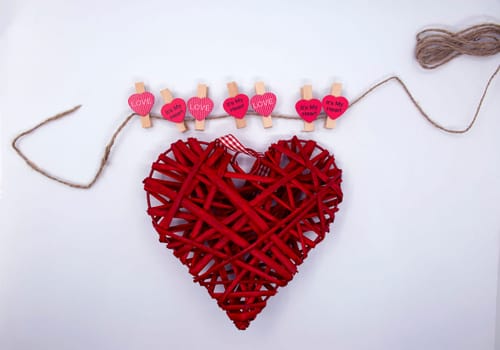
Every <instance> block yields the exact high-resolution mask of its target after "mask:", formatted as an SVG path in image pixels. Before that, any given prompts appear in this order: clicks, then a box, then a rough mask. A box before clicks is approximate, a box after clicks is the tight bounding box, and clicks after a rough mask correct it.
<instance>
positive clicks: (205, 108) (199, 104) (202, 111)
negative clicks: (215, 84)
mask: <svg viewBox="0 0 500 350" xmlns="http://www.w3.org/2000/svg"><path fill="white" fill-rule="evenodd" d="M187 108H188V111H189V113H191V115H192V116H193V117H194V118H195V119H196V120H204V119H205V118H206V117H208V115H209V114H210V112H212V109H213V108H214V103H213V101H212V100H211V99H209V98H208V97H191V98H190V99H189V100H188V102H187Z"/></svg>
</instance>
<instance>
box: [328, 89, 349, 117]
mask: <svg viewBox="0 0 500 350" xmlns="http://www.w3.org/2000/svg"><path fill="white" fill-rule="evenodd" d="M347 107H349V101H347V99H346V98H345V97H343V96H332V95H327V96H325V97H323V109H324V110H325V113H326V115H327V116H328V117H329V118H330V119H334V120H335V119H337V118H339V117H340V116H341V115H342V114H344V112H345V111H346V109H347Z"/></svg>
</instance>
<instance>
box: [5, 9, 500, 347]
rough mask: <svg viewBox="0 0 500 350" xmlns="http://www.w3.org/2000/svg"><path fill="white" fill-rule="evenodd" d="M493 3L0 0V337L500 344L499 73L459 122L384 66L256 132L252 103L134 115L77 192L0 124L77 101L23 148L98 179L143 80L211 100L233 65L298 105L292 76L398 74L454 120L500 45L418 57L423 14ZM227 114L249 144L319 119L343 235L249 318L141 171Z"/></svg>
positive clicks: (457, 16) (465, 15)
mask: <svg viewBox="0 0 500 350" xmlns="http://www.w3.org/2000/svg"><path fill="white" fill-rule="evenodd" d="M499 15H500V2H499V1H493V0H470V1H452V0H448V1H436V0H420V1H413V2H408V1H368V0H367V1H343V2H340V1H326V0H324V1H320V0H317V1H281V2H278V1H276V2H273V1H269V0H267V1H260V0H254V1H250V2H245V3H241V2H237V1H213V0H212V1H176V2H173V1H165V0H162V1H160V0H158V1H127V0H119V1H118V0H116V1H103V0H100V1H97V0H87V1H79V2H76V1H67V0H44V1H36V0H22V1H17V0H16V1H8V2H4V1H3V2H2V3H1V7H0V33H1V43H0V44H1V46H0V47H1V50H0V69H1V70H0V78H1V80H0V92H1V94H0V96H1V101H0V102H1V103H0V106H1V113H2V151H3V152H2V158H3V164H2V169H3V170H2V178H3V183H2V191H3V192H2V215H3V216H2V221H1V236H0V238H1V242H0V348H1V349H6V350H10V349H121V350H123V349H201V348H204V349H280V348H283V349H303V348H304V347H305V346H307V347H308V348H318V349H454V350H459V349H474V350H477V349H481V350H482V349H484V350H489V349H493V348H494V346H495V345H494V344H495V317H496V316H495V314H496V293H497V274H498V255H499V254H498V250H499V243H498V242H499V239H498V238H499V234H500V215H499V214H498V213H499V198H500V152H499V149H500V138H499V135H500V118H499V110H500V99H499V98H498V96H499V93H500V82H499V81H498V79H497V80H496V81H495V82H494V83H493V84H492V87H491V91H490V94H489V96H488V97H487V99H486V100H485V103H484V111H483V112H482V113H481V115H480V119H479V121H478V123H477V126H476V127H475V128H474V129H473V130H472V131H471V132H470V133H469V134H466V135H463V136H453V135H447V134H444V133H443V132H440V131H438V130H436V129H434V128H432V127H431V125H430V124H428V123H427V122H426V121H425V120H423V119H422V118H421V117H420V115H418V114H417V112H416V111H415V109H414V108H413V106H412V105H411V104H410V103H409V101H408V99H407V98H406V96H405V95H404V94H403V92H402V90H401V89H400V88H399V87H398V86H396V85H395V84H390V85H388V86H386V87H384V88H382V89H381V90H379V91H377V92H376V93H374V94H373V95H371V96H370V97H369V98H367V99H366V100H365V101H363V102H362V103H360V104H359V105H357V106H356V107H355V108H353V109H352V110H350V111H349V112H348V113H347V114H346V115H345V116H344V117H343V118H342V119H340V121H339V126H338V128H337V129H336V130H334V131H326V130H322V128H321V127H320V123H318V124H317V127H318V131H317V132H315V133H314V134H304V133H301V132H300V130H301V127H302V125H301V123H300V122H297V121H284V120H279V121H276V122H275V126H274V128H273V129H271V130H266V131H263V129H262V128H261V124H260V121H259V120H258V119H256V118H249V126H248V127H247V128H246V129H244V130H241V131H236V130H235V128H234V122H233V121H232V120H223V121H211V122H207V127H208V129H207V131H206V132H204V133H196V132H193V131H190V132H188V133H187V134H185V135H179V134H178V133H177V132H176V129H175V126H174V125H172V124H168V123H165V122H157V123H155V125H154V127H153V128H152V129H149V130H143V129H142V128H141V127H140V124H139V121H138V120H136V121H134V122H133V123H132V124H131V125H129V126H128V127H127V129H126V130H125V131H124V133H123V134H122V135H121V136H120V137H119V139H118V141H117V144H116V146H117V147H116V149H115V150H114V151H113V153H112V158H111V162H110V164H109V166H108V167H107V168H106V170H105V172H104V176H103V177H102V179H101V180H99V182H98V183H97V185H96V186H95V187H94V188H92V189H91V190H89V191H82V190H75V189H69V188H66V187H64V186H61V185H59V184H57V183H54V182H52V181H50V180H48V179H45V178H43V177H41V176H40V175H39V174H37V173H35V172H33V171H31V170H30V169H29V168H27V167H26V165H25V164H24V162H23V161H22V160H21V159H19V158H18V157H17V156H16V155H15V154H14V152H12V150H11V149H10V148H9V143H10V141H11V140H12V138H13V137H14V136H15V134H16V133H18V132H20V131H22V130H24V129H26V128H28V127H31V126H32V125H34V124H35V123H37V122H39V121H40V120H42V119H44V118H46V117H48V116H50V115H53V114H55V113H57V112H60V111H62V110H64V109H68V108H70V107H72V106H74V105H76V104H80V103H81V104H83V105H84V107H83V108H82V109H81V110H80V111H79V112H78V114H76V115H75V116H73V117H70V118H69V119H65V120H63V121H60V122H57V123H55V124H52V125H50V126H47V127H46V128H45V129H43V130H41V131H40V132H39V133H37V134H35V135H33V136H31V137H29V138H27V139H24V140H23V141H22V142H21V147H22V149H23V150H24V151H25V152H26V153H27V154H28V155H29V156H30V157H31V158H32V159H34V160H35V161H36V162H37V163H39V164H41V165H42V166H43V167H44V168H46V169H49V170H50V171H51V172H53V173H55V174H58V175H60V176H63V177H65V178H68V179H72V180H77V181H82V182H85V181H88V179H90V178H91V177H92V175H93V173H94V171H95V170H96V167H97V163H98V160H99V159H100V157H101V152H102V150H103V146H104V143H105V142H106V141H107V139H108V137H109V136H110V134H111V133H112V131H113V130H114V128H115V127H116V126H117V124H118V123H120V121H121V120H123V118H124V117H125V116H126V115H127V114H128V113H129V110H128V106H127V102H126V101H127V98H128V96H129V94H130V93H132V92H133V83H134V82H135V81H137V80H144V81H145V82H146V85H147V87H148V88H149V90H151V91H152V92H154V93H155V94H156V96H157V97H159V90H160V89H162V88H165V87H168V88H170V89H171V90H172V92H173V93H174V95H176V96H181V97H184V98H187V97H190V96H192V95H194V94H195V92H196V84H197V83H199V82H205V83H207V84H208V85H209V86H210V95H211V97H212V98H213V99H214V100H215V101H216V105H217V107H216V111H215V112H221V107H220V106H221V102H222V99H223V98H224V97H225V96H226V86H225V84H226V82H228V81H231V80H235V81H237V82H238V84H239V86H240V89H241V91H243V92H246V93H249V94H251V93H252V92H253V89H252V87H253V84H254V82H255V81H257V80H259V79H262V80H264V81H265V82H266V85H267V86H268V87H269V88H270V89H272V90H273V91H274V92H275V93H276V94H277V95H278V99H279V103H278V106H277V111H279V112H283V113H293V112H294V108H293V105H294V102H295V101H296V100H297V99H298V97H299V88H300V86H301V85H303V84H304V83H312V84H313V89H314V94H315V95H316V96H322V95H324V94H326V93H327V92H328V90H329V86H330V84H331V83H332V82H333V81H334V80H339V81H342V82H343V83H344V93H345V95H346V96H347V97H348V98H351V99H352V98H354V97H356V96H357V95H358V94H359V93H361V92H362V91H363V90H364V89H366V88H367V87H369V86H370V85H371V84H372V83H374V82H377V81H379V80H381V79H382V78H385V77H387V76H389V75H392V74H397V75H399V76H400V77H402V78H403V79H404V80H405V81H406V82H407V83H408V85H409V86H410V88H411V90H412V91H413V92H414V93H415V95H416V97H417V99H418V100H419V102H421V104H422V106H423V107H424V108H425V109H426V110H428V111H429V112H430V113H431V115H432V116H434V117H435V118H436V119H437V120H438V121H439V122H440V123H443V124H444V125H446V126H450V127H457V128H459V127H463V126H464V125H466V124H467V123H468V121H469V119H470V118H471V116H472V113H473V111H474V109H475V106H476V101H477V100H478V98H479V96H480V93H481V90H482V88H483V86H484V84H485V82H486V79H487V78H488V76H489V75H490V74H491V72H492V71H493V70H494V69H495V68H496V66H497V65H498V56H497V57H490V58H482V59H479V58H470V57H461V58H458V59H456V60H454V61H453V62H451V63H449V64H448V65H446V66H445V67H442V68H440V69H438V70H435V71H424V70H423V69H421V68H420V67H419V66H418V64H417V63H416V62H415V60H414V58H413V48H414V44H415V42H414V35H415V34H416V32H417V31H419V30H421V29H423V28H424V27H426V26H444V27H447V28H450V29H453V30H456V29H461V28H464V27H466V26H468V25H471V24H475V23H478V22H482V21H485V20H489V21H495V20H496V21H498V18H499ZM159 108H160V103H157V104H156V105H155V109H154V110H155V111H156V112H157V111H158V110H159ZM228 132H232V133H234V134H236V135H237V136H238V137H239V138H240V139H241V140H242V141H243V142H245V143H246V144H247V145H248V146H251V147H253V148H255V149H258V150H264V149H265V148H266V145H268V144H269V143H270V142H271V141H275V140H278V139H280V138H283V137H290V136H291V135H293V134H298V135H300V136H301V137H307V138H314V139H315V140H317V141H318V142H319V143H321V144H322V145H324V146H326V147H328V149H330V150H331V151H332V152H334V153H335V155H336V157H337V160H338V163H339V166H340V167H341V168H343V170H344V182H343V189H344V192H345V201H344V203H342V205H341V210H340V212H339V213H338V217H337V220H336V222H335V224H334V225H333V228H332V229H333V234H331V235H330V236H328V239H326V240H325V241H324V243H323V244H321V245H320V246H319V247H318V248H317V249H316V250H315V251H313V252H312V254H311V255H310V257H309V259H308V260H307V261H306V262H305V263H304V265H303V266H301V267H300V273H299V274H298V275H297V276H296V278H295V279H294V281H293V282H291V283H290V284H289V286H288V287H287V288H285V289H283V290H281V291H280V293H279V294H278V295H277V296H276V297H274V298H272V299H271V300H270V302H269V304H268V306H267V307H266V309H265V310H264V312H263V313H262V314H261V315H259V316H258V318H257V320H256V321H254V322H253V323H252V325H251V326H250V328H249V329H248V330H247V331H245V332H241V331H238V330H236V328H235V327H234V326H233V325H232V324H231V323H230V322H229V320H228V319H227V317H226V315H225V314H224V313H223V312H221V311H220V310H219V309H218V307H217V306H216V304H215V302H214V301H212V300H211V299H210V298H209V297H208V294H207V293H206V291H205V290H204V289H203V288H201V287H199V286H197V285H195V284H193V283H192V282H191V279H190V276H189V275H188V273H187V270H186V269H185V267H183V266H181V265H180V264H179V263H178V262H177V261H176V259H175V258H174V257H173V256H172V255H171V253H170V252H169V251H168V250H166V249H165V247H163V246H162V245H161V244H159V243H158V241H157V235H156V233H155V232H154V230H153V229H152V227H151V224H150V220H149V217H148V216H147V215H146V213H145V208H146V203H145V194H144V191H143V189H142V183H141V181H142V179H143V178H144V177H145V176H146V175H147V173H148V169H149V167H150V164H151V162H152V161H153V160H154V159H155V158H156V156H157V154H158V153H159V152H161V151H163V150H164V149H166V148H167V147H168V145H169V144H170V143H171V142H172V141H175V140H176V139H178V138H179V137H182V138H184V137H189V136H196V137H199V138H201V139H204V140H211V139H213V138H214V137H217V136H220V135H222V134H224V133H228Z"/></svg>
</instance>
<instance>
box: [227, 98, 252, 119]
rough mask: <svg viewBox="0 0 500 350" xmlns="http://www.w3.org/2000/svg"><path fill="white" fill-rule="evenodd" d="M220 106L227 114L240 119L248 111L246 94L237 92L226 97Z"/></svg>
mask: <svg viewBox="0 0 500 350" xmlns="http://www.w3.org/2000/svg"><path fill="white" fill-rule="evenodd" d="M222 106H223V107H224V110H225V111H226V113H227V114H229V115H231V116H233V117H235V118H237V119H242V118H243V117H245V114H247V111H248V96H247V95H244V94H239V95H236V96H234V97H229V98H226V99H225V101H224V104H223V105H222Z"/></svg>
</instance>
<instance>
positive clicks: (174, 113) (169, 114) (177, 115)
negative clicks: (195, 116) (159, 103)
mask: <svg viewBox="0 0 500 350" xmlns="http://www.w3.org/2000/svg"><path fill="white" fill-rule="evenodd" d="M160 93H161V96H162V97H163V101H165V104H164V105H163V107H162V108H161V115H162V116H163V118H165V119H167V120H170V121H172V122H174V123H175V125H176V126H177V129H178V130H179V131H180V132H184V131H186V130H187V128H186V124H185V123H184V117H185V116H186V102H184V100H183V99H182V98H173V96H172V93H171V92H170V90H169V89H164V90H161V92H160Z"/></svg>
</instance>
